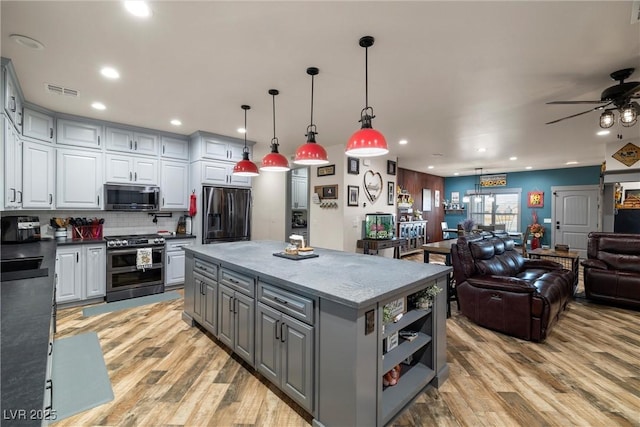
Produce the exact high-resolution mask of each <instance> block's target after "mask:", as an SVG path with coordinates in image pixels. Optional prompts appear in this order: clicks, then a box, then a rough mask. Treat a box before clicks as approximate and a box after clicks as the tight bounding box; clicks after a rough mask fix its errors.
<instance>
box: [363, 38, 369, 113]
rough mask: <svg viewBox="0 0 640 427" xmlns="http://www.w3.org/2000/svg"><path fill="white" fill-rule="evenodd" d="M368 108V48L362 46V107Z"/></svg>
mask: <svg viewBox="0 0 640 427" xmlns="http://www.w3.org/2000/svg"><path fill="white" fill-rule="evenodd" d="M368 108H369V48H368V47H365V48H364V109H365V110H366V109H368Z"/></svg>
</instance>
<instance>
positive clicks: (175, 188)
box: [160, 160, 189, 211]
mask: <svg viewBox="0 0 640 427" xmlns="http://www.w3.org/2000/svg"><path fill="white" fill-rule="evenodd" d="M160 163H161V168H160V175H161V181H160V191H161V192H162V200H161V203H160V209H162V210H182V211H184V210H187V209H189V163H186V162H173V161H168V160H162V161H161V162H160Z"/></svg>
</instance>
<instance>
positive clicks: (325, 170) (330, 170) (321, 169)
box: [318, 165, 336, 176]
mask: <svg viewBox="0 0 640 427" xmlns="http://www.w3.org/2000/svg"><path fill="white" fill-rule="evenodd" d="M335 174H336V165H327V166H318V176H329V175H335Z"/></svg>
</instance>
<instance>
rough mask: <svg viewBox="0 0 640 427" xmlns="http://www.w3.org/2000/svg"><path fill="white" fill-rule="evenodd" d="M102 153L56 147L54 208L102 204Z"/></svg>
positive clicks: (87, 207) (88, 206)
mask: <svg viewBox="0 0 640 427" xmlns="http://www.w3.org/2000/svg"><path fill="white" fill-rule="evenodd" d="M102 164H103V158H102V153H100V152H97V151H89V150H78V149H63V148H58V149H57V153H56V208H85V209H89V208H91V209H100V208H101V207H102V196H101V193H102V184H103V178H102V167H103V165H102Z"/></svg>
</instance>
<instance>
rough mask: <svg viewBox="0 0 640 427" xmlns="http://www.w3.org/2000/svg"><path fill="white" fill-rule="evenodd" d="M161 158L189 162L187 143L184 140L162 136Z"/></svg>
mask: <svg viewBox="0 0 640 427" xmlns="http://www.w3.org/2000/svg"><path fill="white" fill-rule="evenodd" d="M161 143H162V152H161V154H162V157H168V158H172V159H179V160H189V141H187V140H184V139H177V138H172V137H170V136H162V138H161Z"/></svg>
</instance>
